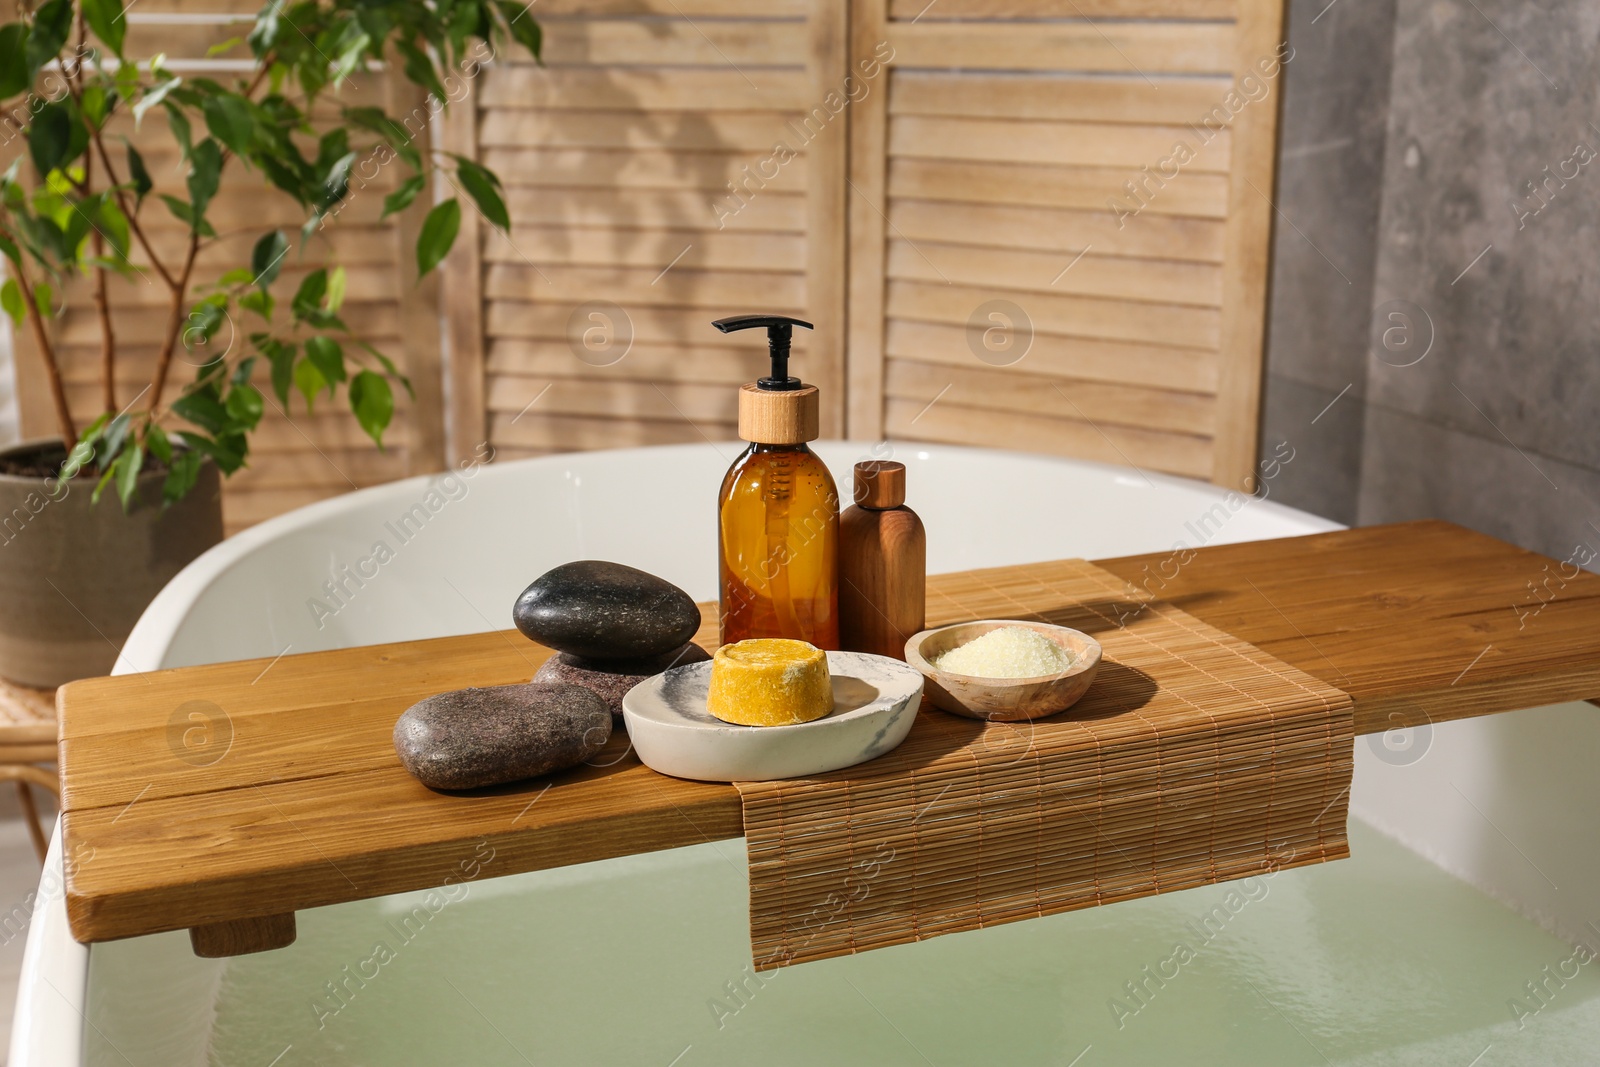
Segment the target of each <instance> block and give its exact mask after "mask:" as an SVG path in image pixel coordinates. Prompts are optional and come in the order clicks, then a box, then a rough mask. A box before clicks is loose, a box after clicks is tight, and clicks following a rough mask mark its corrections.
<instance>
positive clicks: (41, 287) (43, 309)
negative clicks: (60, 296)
mask: <svg viewBox="0 0 1600 1067" xmlns="http://www.w3.org/2000/svg"><path fill="white" fill-rule="evenodd" d="M55 299H56V291H55V290H54V289H52V288H51V287H50V283H49V282H37V283H35V284H34V287H33V306H34V307H35V308H36V309H38V312H39V317H40V318H41V319H48V318H50V317H51V316H52V315H54V314H55V308H54V307H52V305H53V304H54V303H55Z"/></svg>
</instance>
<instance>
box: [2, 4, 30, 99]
mask: <svg viewBox="0 0 1600 1067" xmlns="http://www.w3.org/2000/svg"><path fill="white" fill-rule="evenodd" d="M27 55H28V27H27V26H25V25H24V24H23V23H20V22H8V23H6V24H5V25H4V26H0V100H6V99H9V98H10V97H13V96H16V95H17V94H18V93H21V92H26V91H27V88H28V85H29V80H28V60H27Z"/></svg>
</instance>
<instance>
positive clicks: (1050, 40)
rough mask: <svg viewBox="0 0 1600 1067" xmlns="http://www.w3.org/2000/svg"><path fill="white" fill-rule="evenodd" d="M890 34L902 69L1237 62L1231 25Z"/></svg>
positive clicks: (1128, 69) (1213, 67) (896, 26)
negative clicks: (1234, 55) (957, 58)
mask: <svg viewBox="0 0 1600 1067" xmlns="http://www.w3.org/2000/svg"><path fill="white" fill-rule="evenodd" d="M888 38H889V42H890V43H891V44H892V45H893V46H894V50H895V55H894V63H895V64H896V65H898V66H901V67H918V68H921V67H929V68H939V67H949V66H957V65H959V66H962V67H965V68H967V69H969V70H1049V71H1060V70H1081V71H1109V72H1112V73H1117V74H1139V73H1144V74H1152V73H1162V74H1227V73H1228V72H1229V71H1231V70H1233V62H1234V57H1233V27H1232V26H1231V25H1229V24H1227V23H1207V22H1202V23H1171V22H1103V23H1093V24H1090V23H1087V22H1081V21H1078V22H1043V23H1026V24H1021V23H1013V24H1009V25H1008V24H1006V23H968V22H933V21H926V20H924V21H919V22H916V23H900V22H894V23H890V24H889V33H888ZM953 57H960V58H959V62H953V61H952V59H953Z"/></svg>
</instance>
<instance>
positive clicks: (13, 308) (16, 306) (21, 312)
mask: <svg viewBox="0 0 1600 1067" xmlns="http://www.w3.org/2000/svg"><path fill="white" fill-rule="evenodd" d="M0 308H4V309H5V313H6V314H7V315H10V316H11V321H12V322H14V323H16V324H17V325H18V326H21V325H22V320H23V319H24V318H25V317H27V314H28V304H27V302H26V301H25V300H23V299H22V290H21V289H18V288H17V282H16V279H14V278H7V279H6V281H5V284H4V285H0Z"/></svg>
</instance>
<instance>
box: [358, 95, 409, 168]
mask: <svg viewBox="0 0 1600 1067" xmlns="http://www.w3.org/2000/svg"><path fill="white" fill-rule="evenodd" d="M344 120H345V121H346V122H348V123H350V124H351V125H353V126H360V127H361V128H362V129H365V130H371V131H372V132H373V133H375V134H377V135H378V136H379V137H382V138H383V139H384V141H385V142H386V143H387V144H388V145H389V147H390V148H392V149H394V151H395V154H396V155H398V156H399V157H400V158H401V159H402V160H404V161H405V162H406V163H408V164H410V165H411V167H412V168H413V169H415V170H421V169H422V154H421V153H420V152H418V151H417V148H416V146H415V145H414V144H412V143H411V134H410V133H409V132H408V131H407V130H406V128H405V127H404V126H402V125H401V124H400V123H398V122H396V121H395V120H394V119H392V118H390V117H389V116H388V115H386V114H384V112H383V109H382V108H376V107H348V108H345V110H344Z"/></svg>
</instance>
